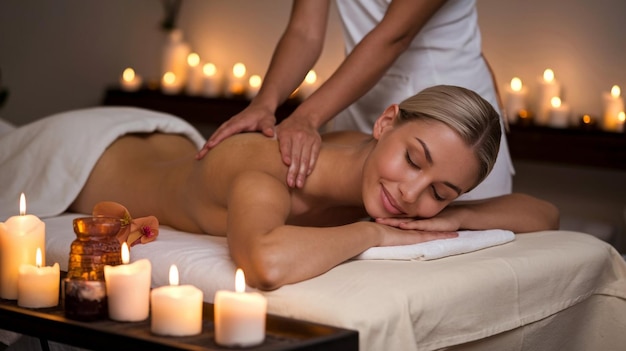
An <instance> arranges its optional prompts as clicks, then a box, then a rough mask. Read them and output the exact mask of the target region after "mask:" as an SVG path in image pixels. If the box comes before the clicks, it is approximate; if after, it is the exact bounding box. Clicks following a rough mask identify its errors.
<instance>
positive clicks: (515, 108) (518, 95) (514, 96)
mask: <svg viewBox="0 0 626 351" xmlns="http://www.w3.org/2000/svg"><path fill="white" fill-rule="evenodd" d="M526 94H527V89H526V87H525V86H522V80H521V79H519V78H517V77H515V78H513V79H511V84H510V86H508V87H507V89H506V106H505V109H504V111H505V113H506V118H507V119H508V121H509V122H510V123H517V119H518V117H519V112H520V111H521V110H525V109H526Z"/></svg>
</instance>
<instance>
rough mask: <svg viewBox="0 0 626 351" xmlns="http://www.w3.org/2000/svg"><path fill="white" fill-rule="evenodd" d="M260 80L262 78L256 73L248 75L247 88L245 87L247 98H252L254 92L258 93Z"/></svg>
mask: <svg viewBox="0 0 626 351" xmlns="http://www.w3.org/2000/svg"><path fill="white" fill-rule="evenodd" d="M262 82H263V80H262V79H261V76H259V75H258V74H254V75H252V76H250V79H248V89H246V97H247V98H248V99H254V97H255V96H256V94H258V93H259V90H260V89H261V83H262Z"/></svg>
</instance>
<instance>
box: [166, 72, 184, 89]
mask: <svg viewBox="0 0 626 351" xmlns="http://www.w3.org/2000/svg"><path fill="white" fill-rule="evenodd" d="M181 88H182V84H181V82H180V81H179V80H178V77H176V75H175V74H174V72H166V73H165V74H164V75H163V79H161V91H162V92H163V94H168V95H174V94H178V93H180V90H181Z"/></svg>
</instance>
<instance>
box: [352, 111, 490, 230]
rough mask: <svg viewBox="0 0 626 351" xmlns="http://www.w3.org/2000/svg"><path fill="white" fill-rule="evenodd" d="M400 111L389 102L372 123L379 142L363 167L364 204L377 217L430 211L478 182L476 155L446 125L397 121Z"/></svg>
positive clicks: (422, 214) (421, 214)
mask: <svg viewBox="0 0 626 351" xmlns="http://www.w3.org/2000/svg"><path fill="white" fill-rule="evenodd" d="M390 109H392V110H390ZM396 113H397V105H394V106H391V107H390V108H388V109H387V110H385V113H383V115H382V116H381V117H380V118H379V119H378V121H377V122H376V125H375V126H374V133H373V134H374V138H376V139H377V140H378V142H377V145H376V146H375V147H374V149H373V151H372V152H371V154H370V155H369V157H368V159H367V161H366V162H365V165H364V172H363V188H362V191H363V201H364V204H365V209H366V210H367V212H368V214H369V215H370V216H372V217H374V218H386V217H411V218H415V217H419V218H428V217H432V216H434V215H436V214H437V213H439V211H441V210H442V209H443V208H444V207H446V206H447V205H448V204H450V203H451V202H452V201H453V200H455V199H456V198H457V197H458V196H459V195H461V194H462V193H464V192H466V191H468V190H469V189H470V188H471V187H472V186H474V183H475V182H476V179H477V175H478V169H479V165H478V160H477V158H476V156H475V155H474V152H473V151H472V150H471V149H470V148H469V147H468V146H466V145H465V143H464V142H463V140H462V139H461V138H460V137H459V136H458V135H457V134H456V132H454V131H453V130H452V129H451V128H450V127H448V126H447V125H445V124H443V123H441V122H437V121H432V120H416V121H410V122H406V123H403V124H401V125H398V126H394V125H393V120H394V119H395V115H396Z"/></svg>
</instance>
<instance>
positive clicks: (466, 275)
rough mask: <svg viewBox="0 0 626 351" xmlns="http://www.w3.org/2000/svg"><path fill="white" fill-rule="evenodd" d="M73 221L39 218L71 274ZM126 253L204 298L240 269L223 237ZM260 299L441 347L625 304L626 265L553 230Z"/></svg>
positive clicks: (331, 275) (395, 340) (399, 342)
mask: <svg viewBox="0 0 626 351" xmlns="http://www.w3.org/2000/svg"><path fill="white" fill-rule="evenodd" d="M77 216H79V215H76V214H64V215H62V216H59V217H55V218H50V219H46V220H45V222H46V242H47V244H46V258H47V261H48V262H47V264H48V265H50V264H52V263H54V262H59V264H60V265H61V267H62V269H66V268H67V258H68V253H69V245H70V243H71V241H72V240H73V239H74V234H73V231H72V225H71V223H72V219H73V218H75V217H77ZM131 257H132V260H137V259H141V258H147V259H149V260H150V261H151V262H152V267H153V268H152V271H153V275H152V285H153V287H157V286H162V285H166V284H167V283H168V282H167V279H168V277H167V276H168V268H169V265H170V264H172V263H175V264H176V265H177V266H178V268H179V270H180V273H181V283H185V284H193V285H196V286H197V287H198V288H200V289H201V290H202V291H203V292H204V297H205V301H207V302H212V301H213V297H214V295H215V292H216V291H217V290H219V289H230V290H233V289H234V286H235V282H234V277H235V269H236V267H235V266H234V264H233V262H232V261H231V259H230V257H229V255H228V248H227V244H226V240H225V239H224V238H221V237H211V236H207V235H197V234H189V233H183V232H179V231H175V230H172V229H169V228H167V227H161V228H160V232H159V238H158V239H157V240H156V241H155V242H152V243H149V244H147V245H137V246H134V247H133V248H132V249H131ZM263 294H264V295H265V296H267V298H268V300H269V304H268V311H269V312H270V313H273V314H278V315H283V316H287V317H293V318H298V319H304V320H309V321H314V322H319V323H323V324H329V325H334V326H339V327H344V328H350V329H355V330H358V331H359V338H360V340H359V341H360V348H361V350H364V351H370V350H371V351H377V350H403V351H411V350H415V351H417V350H437V349H440V348H444V347H448V346H452V345H459V344H463V343H467V342H471V341H474V340H479V339H483V338H487V337H489V336H493V335H497V334H500V333H503V332H506V331H510V330H514V329H516V328H519V327H521V326H524V325H529V324H531V323H534V322H537V321H540V320H543V319H544V318H547V317H549V316H552V315H555V314H557V313H560V312H561V311H565V310H567V309H568V308H571V307H573V306H577V305H578V304H580V303H581V302H583V301H586V300H587V299H589V298H590V297H591V296H594V297H596V298H598V299H603V298H607V297H608V298H611V299H614V300H617V301H613V303H616V304H619V305H620V306H621V305H623V304H626V263H624V260H623V259H622V257H621V256H620V255H619V254H618V253H617V252H616V251H615V250H614V249H613V248H612V247H611V246H610V245H608V244H607V243H605V242H602V241H600V240H598V239H597V238H595V237H593V236H591V235H587V234H582V233H576V232H566V231H550V232H539V233H531V234H523V235H518V236H517V237H516V239H515V241H513V242H510V243H508V244H506V245H500V246H496V247H492V248H490V249H488V250H479V251H475V252H471V253H467V254H463V255H457V256H451V257H446V258H442V259H439V260H432V261H381V260H353V261H349V262H346V263H344V264H341V265H339V266H337V267H335V268H334V269H332V270H331V271H329V272H327V273H325V274H323V275H321V276H318V277H316V278H313V279H310V280H307V281H304V282H301V283H298V284H292V285H287V286H284V287H282V288H280V289H277V290H275V291H271V292H263ZM589 313H593V311H590V312H589ZM595 317H596V318H599V319H602V318H604V317H603V316H602V315H596V316H595ZM607 318H613V317H612V316H607ZM583 322H584V321H582V322H581V323H582V325H583V327H584V323H583ZM572 332H575V331H572ZM620 335H621V337H622V338H623V339H624V342H626V333H622V334H620ZM620 335H618V337H620ZM533 337H535V338H536V337H537V335H533ZM607 337H608V336H607ZM611 337H614V335H611ZM521 344H523V339H521V341H520V345H521ZM516 349H523V347H521V346H520V347H519V348H516Z"/></svg>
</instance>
